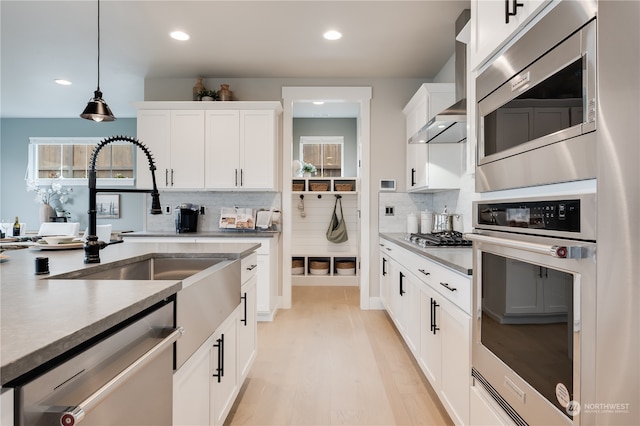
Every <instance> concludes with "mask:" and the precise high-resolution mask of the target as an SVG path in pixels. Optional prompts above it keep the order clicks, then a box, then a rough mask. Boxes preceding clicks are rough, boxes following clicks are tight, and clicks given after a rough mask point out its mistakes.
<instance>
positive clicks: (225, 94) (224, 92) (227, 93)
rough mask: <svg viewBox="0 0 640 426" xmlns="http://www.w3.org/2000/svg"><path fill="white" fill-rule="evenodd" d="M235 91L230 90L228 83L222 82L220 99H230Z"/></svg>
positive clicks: (219, 92) (219, 93)
mask: <svg viewBox="0 0 640 426" xmlns="http://www.w3.org/2000/svg"><path fill="white" fill-rule="evenodd" d="M232 96H233V93H232V92H231V90H229V85H228V84H221V85H220V90H219V91H218V99H220V100H221V101H230V100H231V97H232Z"/></svg>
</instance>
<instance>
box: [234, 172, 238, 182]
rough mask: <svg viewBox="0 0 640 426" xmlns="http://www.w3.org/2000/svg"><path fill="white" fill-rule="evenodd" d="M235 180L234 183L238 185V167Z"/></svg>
mask: <svg viewBox="0 0 640 426" xmlns="http://www.w3.org/2000/svg"><path fill="white" fill-rule="evenodd" d="M235 182H236V183H235V184H234V186H238V169H236V172H235Z"/></svg>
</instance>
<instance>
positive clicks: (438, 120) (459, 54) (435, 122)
mask: <svg viewBox="0 0 640 426" xmlns="http://www.w3.org/2000/svg"><path fill="white" fill-rule="evenodd" d="M470 17H471V11H470V10H469V9H465V10H463V11H462V13H461V14H460V16H458V19H456V37H457V36H458V35H459V34H460V33H461V32H462V30H463V29H464V28H465V26H466V25H467V24H468V22H469V18H470ZM455 74H456V75H455V77H456V103H454V104H453V105H451V106H450V107H449V108H447V109H445V110H444V111H441V112H439V113H438V114H436V115H435V116H434V117H433V118H432V119H431V120H429V122H428V123H427V124H426V125H425V126H424V127H423V128H422V129H420V130H419V131H418V132H417V133H416V134H415V135H413V136H411V137H410V138H409V143H458V142H462V141H464V140H465V139H466V138H467V99H466V93H467V84H466V79H467V75H466V74H467V45H466V44H465V43H463V42H461V41H458V40H456V50H455Z"/></svg>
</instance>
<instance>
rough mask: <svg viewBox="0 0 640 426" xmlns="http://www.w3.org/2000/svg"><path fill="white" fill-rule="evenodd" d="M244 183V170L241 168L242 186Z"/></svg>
mask: <svg viewBox="0 0 640 426" xmlns="http://www.w3.org/2000/svg"><path fill="white" fill-rule="evenodd" d="M243 185H244V170H243V169H240V186H243Z"/></svg>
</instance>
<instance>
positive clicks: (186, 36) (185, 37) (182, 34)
mask: <svg viewBox="0 0 640 426" xmlns="http://www.w3.org/2000/svg"><path fill="white" fill-rule="evenodd" d="M169 35H170V36H171V38H173V39H175V40H180V41H185V40H189V34H187V33H185V32H182V31H173V32H172V33H171V34H169Z"/></svg>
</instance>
